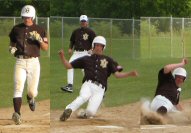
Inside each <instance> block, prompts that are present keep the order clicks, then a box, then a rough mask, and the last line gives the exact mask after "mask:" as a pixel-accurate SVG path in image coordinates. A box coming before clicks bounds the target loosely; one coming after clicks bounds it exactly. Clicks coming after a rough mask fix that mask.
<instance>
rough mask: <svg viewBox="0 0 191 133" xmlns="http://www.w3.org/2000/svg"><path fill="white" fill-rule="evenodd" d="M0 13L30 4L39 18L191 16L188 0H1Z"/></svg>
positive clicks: (17, 11) (13, 12)
mask: <svg viewBox="0 0 191 133" xmlns="http://www.w3.org/2000/svg"><path fill="white" fill-rule="evenodd" d="M0 3H1V4H0V16H20V11H21V8H22V7H23V6H24V5H26V4H30V5H33V6H34V7H35V8H36V10H37V15H38V16H41V17H48V16H65V17H76V16H80V15H81V14H86V15H88V16H90V17H94V18H138V19H139V18H140V17H143V16H151V17H161V16H163V17H164V16H167V17H169V16H173V17H191V1H190V0H0Z"/></svg>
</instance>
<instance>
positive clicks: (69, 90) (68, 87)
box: [60, 84, 73, 93]
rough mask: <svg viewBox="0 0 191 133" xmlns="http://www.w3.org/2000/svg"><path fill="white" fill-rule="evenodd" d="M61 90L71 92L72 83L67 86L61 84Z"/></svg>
mask: <svg viewBox="0 0 191 133" xmlns="http://www.w3.org/2000/svg"><path fill="white" fill-rule="evenodd" d="M60 89H61V90H62V91H66V92H70V93H72V92H73V87H72V84H68V85H67V86H63V87H61V88H60Z"/></svg>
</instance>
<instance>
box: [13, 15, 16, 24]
mask: <svg viewBox="0 0 191 133" xmlns="http://www.w3.org/2000/svg"><path fill="white" fill-rule="evenodd" d="M15 23H16V18H15V17H13V24H14V25H15Z"/></svg>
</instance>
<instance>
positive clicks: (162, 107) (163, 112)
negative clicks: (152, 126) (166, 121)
mask: <svg viewBox="0 0 191 133" xmlns="http://www.w3.org/2000/svg"><path fill="white" fill-rule="evenodd" d="M157 113H159V114H161V115H165V114H166V113H167V108H166V107H164V106H161V107H160V108H158V109H157Z"/></svg>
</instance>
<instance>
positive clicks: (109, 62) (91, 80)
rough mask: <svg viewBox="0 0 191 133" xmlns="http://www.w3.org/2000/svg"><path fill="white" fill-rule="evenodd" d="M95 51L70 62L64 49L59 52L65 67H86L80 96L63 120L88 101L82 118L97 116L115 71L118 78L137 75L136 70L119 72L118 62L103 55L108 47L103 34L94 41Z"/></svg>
mask: <svg viewBox="0 0 191 133" xmlns="http://www.w3.org/2000/svg"><path fill="white" fill-rule="evenodd" d="M92 48H93V51H92V52H93V53H92V55H91V56H84V57H81V58H78V59H76V60H74V61H72V62H71V63H69V62H68V61H67V60H66V59H65V56H64V52H63V50H61V51H60V52H59V55H60V58H61V61H62V63H63V64H64V66H65V68H67V69H71V68H80V69H84V72H85V75H84V78H83V85H82V87H81V90H80V94H79V96H78V97H77V98H76V99H75V100H74V101H73V102H72V103H70V104H69V105H68V106H66V108H65V110H64V112H63V114H62V115H61V116H60V120H61V121H66V120H67V119H68V118H69V117H70V115H71V113H72V112H74V111H76V110H77V109H78V108H79V107H80V106H81V105H82V104H84V103H85V102H87V101H88V105H87V109H86V111H85V112H84V114H83V116H81V118H91V117H93V116H95V114H96V112H97V110H98V108H99V106H100V104H101V102H102V99H103V96H104V92H105V91H106V90H107V79H108V77H109V76H110V75H111V74H112V73H113V74H114V76H115V77H116V78H126V77H129V76H137V75H138V73H137V72H136V71H130V72H119V71H118V68H117V66H118V65H116V64H117V63H116V62H115V61H114V60H113V59H112V58H110V57H108V56H105V55H103V50H104V49H105V48H106V40H105V38H104V37H103V36H97V37H95V38H94V40H93V43H92Z"/></svg>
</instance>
